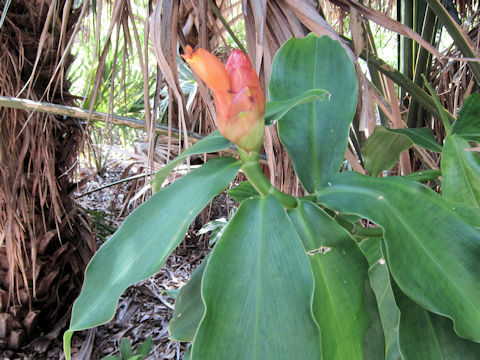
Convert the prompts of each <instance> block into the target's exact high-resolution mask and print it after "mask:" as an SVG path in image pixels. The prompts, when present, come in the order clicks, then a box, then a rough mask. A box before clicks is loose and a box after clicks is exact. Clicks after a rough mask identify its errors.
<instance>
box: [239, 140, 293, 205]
mask: <svg viewBox="0 0 480 360" xmlns="http://www.w3.org/2000/svg"><path fill="white" fill-rule="evenodd" d="M238 153H239V155H240V159H241V160H242V162H243V166H242V171H243V173H244V174H245V176H246V177H247V179H248V181H250V183H251V184H252V186H253V187H254V188H255V190H257V191H258V193H259V194H260V195H262V196H267V195H269V194H272V195H273V196H275V197H276V198H277V200H279V201H280V202H281V203H282V205H283V206H284V207H285V208H287V209H293V208H295V207H297V199H296V198H295V197H293V196H291V195H288V194H285V193H283V192H281V191H280V190H278V189H277V188H276V187H275V186H273V185H272V184H271V183H270V181H268V179H267V178H266V177H265V174H264V173H263V171H262V169H261V168H260V163H259V162H258V156H259V153H258V151H257V152H256V151H251V152H246V151H244V150H242V149H240V148H238Z"/></svg>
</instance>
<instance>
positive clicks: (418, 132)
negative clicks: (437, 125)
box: [386, 127, 442, 153]
mask: <svg viewBox="0 0 480 360" xmlns="http://www.w3.org/2000/svg"><path fill="white" fill-rule="evenodd" d="M386 130H388V131H390V132H393V133H398V134H402V135H405V136H408V137H409V138H410V140H412V141H413V142H414V143H415V144H417V145H418V146H421V147H423V148H425V149H427V150H430V151H433V152H437V153H440V152H442V145H440V144H439V143H438V142H437V139H435V135H433V133H432V130H430V129H429V128H427V127H423V128H403V129H386Z"/></svg>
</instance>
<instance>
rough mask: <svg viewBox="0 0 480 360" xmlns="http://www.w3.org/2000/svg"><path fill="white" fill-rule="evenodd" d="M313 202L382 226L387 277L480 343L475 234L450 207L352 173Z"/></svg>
mask: <svg viewBox="0 0 480 360" xmlns="http://www.w3.org/2000/svg"><path fill="white" fill-rule="evenodd" d="M318 201H319V202H320V203H321V204H324V205H326V206H327V207H330V208H332V209H335V210H338V211H342V212H347V213H354V214H358V215H361V216H363V217H365V218H368V219H370V220H371V221H373V222H375V223H377V224H378V225H379V226H381V227H382V228H383V229H384V236H385V245H386V250H387V258H388V264H389V267H390V271H391V274H392V275H393V278H394V279H395V281H396V282H397V284H398V285H399V286H400V288H401V289H402V291H403V292H404V293H406V294H407V295H408V296H409V297H410V298H412V299H413V300H414V301H416V302H417V303H419V304H421V305H422V306H424V307H425V308H426V309H428V310H430V311H432V312H435V313H438V314H442V315H445V316H448V317H450V318H451V319H453V321H454V323H455V330H456V332H457V333H458V334H459V335H460V336H462V337H465V338H468V339H472V340H475V341H480V301H479V299H480V266H479V264H480V261H479V259H480V234H479V233H478V231H476V230H475V229H474V228H473V227H472V226H470V225H469V224H468V223H466V222H465V221H464V220H462V218H460V217H459V216H457V214H456V213H455V211H454V210H452V208H451V204H449V203H448V202H447V201H446V200H444V199H443V198H442V197H441V196H440V195H438V194H437V193H435V192H434V191H433V190H431V189H429V188H427V187H425V186H423V185H420V184H418V183H415V182H411V181H408V180H406V179H404V178H401V177H389V178H371V177H367V176H363V175H360V174H357V173H353V172H349V173H342V174H340V175H339V176H337V177H336V178H334V179H332V180H331V181H330V186H327V187H325V188H324V189H322V190H321V191H319V192H318ZM420 205H421V206H420Z"/></svg>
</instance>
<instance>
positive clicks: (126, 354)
mask: <svg viewBox="0 0 480 360" xmlns="http://www.w3.org/2000/svg"><path fill="white" fill-rule="evenodd" d="M120 355H121V356H122V359H130V358H131V357H132V356H133V352H132V344H131V343H130V339H128V338H122V340H120Z"/></svg>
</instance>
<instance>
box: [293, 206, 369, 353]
mask: <svg viewBox="0 0 480 360" xmlns="http://www.w3.org/2000/svg"><path fill="white" fill-rule="evenodd" d="M288 214H289V216H290V219H291V220H292V222H293V225H294V226H295V228H296V229H297V232H298V234H299V235H300V238H301V239H302V241H303V246H304V247H305V250H306V251H307V254H308V255H309V257H308V258H309V260H310V266H311V267H312V271H313V276H314V279H315V293H314V297H313V314H314V316H315V319H316V321H317V324H318V325H319V327H320V333H321V337H322V354H323V359H331V360H335V359H339V360H343V359H352V360H354V359H362V358H363V355H362V352H363V350H362V347H363V344H362V342H363V337H364V333H365V331H366V329H367V327H368V325H369V324H368V323H369V317H368V314H367V311H366V308H365V304H364V283H365V281H366V280H367V269H368V266H367V262H366V261H365V258H364V257H363V255H362V252H361V251H360V249H359V248H358V246H357V244H356V243H355V240H353V239H352V237H351V236H350V234H349V233H348V232H347V231H346V230H345V229H344V228H342V227H341V226H340V225H338V224H337V222H336V221H335V220H333V219H332V218H331V217H330V216H328V215H327V214H326V213H325V212H324V211H323V210H322V209H320V208H319V207H318V206H317V205H315V204H313V203H311V202H309V201H300V202H299V205H298V206H297V207H296V208H295V209H293V210H291V211H289V213H288Z"/></svg>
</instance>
